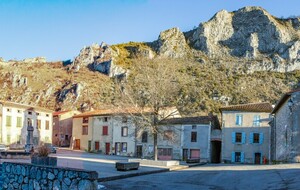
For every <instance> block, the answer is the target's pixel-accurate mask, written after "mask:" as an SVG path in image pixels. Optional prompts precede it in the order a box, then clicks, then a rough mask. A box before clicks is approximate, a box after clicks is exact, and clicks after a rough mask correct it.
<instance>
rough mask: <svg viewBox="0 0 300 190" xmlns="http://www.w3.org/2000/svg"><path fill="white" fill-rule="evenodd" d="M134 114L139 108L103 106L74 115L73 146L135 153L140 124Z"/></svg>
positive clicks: (109, 151)
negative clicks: (122, 108)
mask: <svg viewBox="0 0 300 190" xmlns="http://www.w3.org/2000/svg"><path fill="white" fill-rule="evenodd" d="M176 110H177V109H176ZM147 112H149V111H147ZM176 113H178V111H176ZM132 114H138V112H137V111H136V110H135V109H130V108H127V109H124V110H123V111H122V110H118V109H102V110H95V111H90V112H85V113H82V114H78V115H76V116H73V130H72V134H73V137H72V139H73V143H72V148H73V149H81V150H87V151H96V152H101V153H104V154H115V155H122V156H135V155H136V127H135V124H134V122H133V119H132Z"/></svg>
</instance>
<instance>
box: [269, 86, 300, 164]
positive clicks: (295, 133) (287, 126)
mask: <svg viewBox="0 0 300 190" xmlns="http://www.w3.org/2000/svg"><path fill="white" fill-rule="evenodd" d="M272 113H273V116H274V120H273V122H272V125H273V129H272V136H273V138H272V139H273V140H272V160H274V161H288V162H300V129H299V126H300V117H299V115H300V89H296V90H295V91H292V92H289V93H286V94H284V95H283V96H282V98H281V99H280V100H279V102H278V103H277V104H276V106H275V108H274V110H273V112H272Z"/></svg>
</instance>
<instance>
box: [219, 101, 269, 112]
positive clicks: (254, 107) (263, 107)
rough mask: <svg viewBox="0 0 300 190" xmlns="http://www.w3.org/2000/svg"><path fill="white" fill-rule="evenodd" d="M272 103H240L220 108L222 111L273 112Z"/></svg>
mask: <svg viewBox="0 0 300 190" xmlns="http://www.w3.org/2000/svg"><path fill="white" fill-rule="evenodd" d="M272 109H273V108H272V105H271V104H270V103H268V102H264V103H251V104H239V105H232V106H226V107H222V108H220V111H221V112H222V111H241V112H266V113H271V111H272Z"/></svg>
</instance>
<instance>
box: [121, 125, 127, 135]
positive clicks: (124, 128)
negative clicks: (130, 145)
mask: <svg viewBox="0 0 300 190" xmlns="http://www.w3.org/2000/svg"><path fill="white" fill-rule="evenodd" d="M121 134H122V137H127V136H128V127H122V129H121Z"/></svg>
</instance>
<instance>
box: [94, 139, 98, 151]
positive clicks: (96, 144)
mask: <svg viewBox="0 0 300 190" xmlns="http://www.w3.org/2000/svg"><path fill="white" fill-rule="evenodd" d="M95 150H96V151H99V141H96V142H95Z"/></svg>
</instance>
